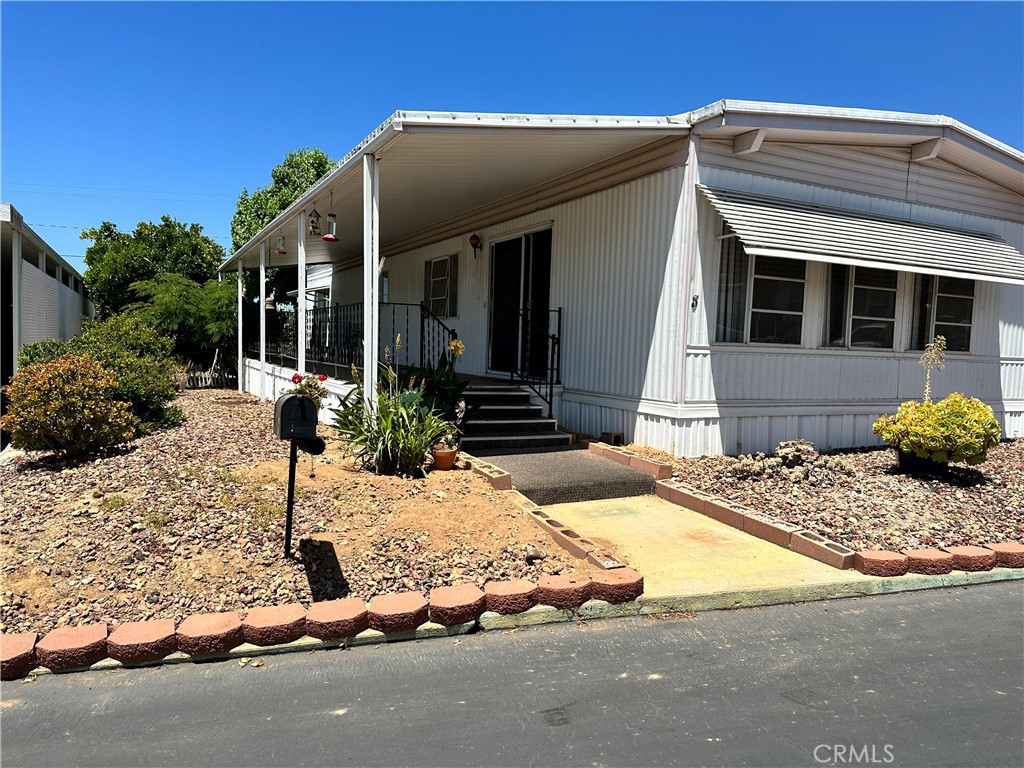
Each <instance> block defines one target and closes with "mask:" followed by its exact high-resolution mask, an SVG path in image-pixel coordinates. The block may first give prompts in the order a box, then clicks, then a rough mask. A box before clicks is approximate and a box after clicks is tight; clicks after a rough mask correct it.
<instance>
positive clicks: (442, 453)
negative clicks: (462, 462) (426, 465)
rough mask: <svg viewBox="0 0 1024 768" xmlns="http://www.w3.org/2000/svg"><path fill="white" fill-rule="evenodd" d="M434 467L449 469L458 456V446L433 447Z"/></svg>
mask: <svg viewBox="0 0 1024 768" xmlns="http://www.w3.org/2000/svg"><path fill="white" fill-rule="evenodd" d="M432 453H433V456H434V469H451V468H452V467H454V466H455V459H457V458H458V456H459V449H458V448H434V449H433V451H432Z"/></svg>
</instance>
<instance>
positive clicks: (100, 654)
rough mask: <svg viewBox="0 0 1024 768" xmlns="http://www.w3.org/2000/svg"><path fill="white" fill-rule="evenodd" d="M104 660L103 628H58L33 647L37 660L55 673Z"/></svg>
mask: <svg viewBox="0 0 1024 768" xmlns="http://www.w3.org/2000/svg"><path fill="white" fill-rule="evenodd" d="M106 656H107V625H106V624H87V625H86V626H84V627H58V628H57V629H55V630H53V631H52V632H50V633H48V634H47V635H46V637H44V638H43V639H42V640H40V641H39V642H38V643H36V659H37V660H38V661H39V663H40V664H41V665H42V666H44V667H46V668H48V669H51V670H53V671H54V672H56V671H58V670H63V669H78V668H79V667H88V666H89V665H90V664H95V663H96V662H97V661H99V660H100V659H103V658H106Z"/></svg>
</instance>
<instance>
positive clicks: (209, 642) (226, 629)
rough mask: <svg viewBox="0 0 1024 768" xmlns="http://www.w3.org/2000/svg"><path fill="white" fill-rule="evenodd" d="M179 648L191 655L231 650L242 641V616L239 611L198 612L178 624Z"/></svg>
mask: <svg viewBox="0 0 1024 768" xmlns="http://www.w3.org/2000/svg"><path fill="white" fill-rule="evenodd" d="M177 637H178V650H180V651H184V652H185V653H187V654H188V655H189V656H211V655H214V654H218V653H225V652H227V651H230V650H231V649H232V648H234V647H235V646H236V645H238V644H239V643H241V642H242V617H241V616H239V615H238V612H237V611H228V612H225V613H196V614H193V615H192V616H189V617H188V618H187V619H185V620H184V621H183V622H181V624H180V625H179V626H178V632H177Z"/></svg>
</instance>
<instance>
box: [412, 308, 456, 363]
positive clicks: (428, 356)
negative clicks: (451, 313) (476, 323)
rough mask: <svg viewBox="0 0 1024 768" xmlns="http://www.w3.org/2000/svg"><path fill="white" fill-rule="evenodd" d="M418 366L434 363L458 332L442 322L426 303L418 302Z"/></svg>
mask: <svg viewBox="0 0 1024 768" xmlns="http://www.w3.org/2000/svg"><path fill="white" fill-rule="evenodd" d="M419 306H420V367H426V366H429V365H436V364H437V362H438V360H440V359H441V353H442V352H446V351H447V350H448V345H449V344H450V343H451V342H453V341H454V340H455V339H457V338H459V334H458V333H456V332H455V331H454V330H452V329H451V328H449V327H448V326H447V325H445V324H444V322H442V320H441V318H439V317H438V316H437V315H435V314H434V313H433V312H431V311H430V307H428V306H427V305H426V304H420V305H419Z"/></svg>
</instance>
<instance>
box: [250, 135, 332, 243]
mask: <svg viewBox="0 0 1024 768" xmlns="http://www.w3.org/2000/svg"><path fill="white" fill-rule="evenodd" d="M333 165H334V163H333V161H332V160H331V159H330V158H329V157H328V156H327V154H326V153H325V152H323V151H321V150H319V149H316V148H315V147H314V148H313V149H300V150H299V151H298V152H289V153H288V154H287V155H285V157H284V161H283V162H282V163H281V164H280V165H277V166H275V167H274V169H273V170H272V171H271V172H270V178H271V179H272V180H273V181H272V183H271V184H268V185H267V186H265V187H257V188H256V189H255V190H253V191H252V193H251V194H250V193H249V191H248V190H247V189H245V188H244V187H243V188H242V193H241V194H240V195H239V196H238V204H237V205H236V207H235V215H234V216H233V217H232V219H231V244H232V246H233V247H234V249H235V250H236V251H237V250H238V249H239V248H241V247H242V246H243V245H245V244H246V243H247V242H249V241H250V240H252V239H253V238H254V237H255V236H256V235H257V234H258V233H259V231H260V230H261V229H263V228H264V227H265V226H267V224H269V223H270V222H271V221H273V220H274V219H275V218H276V217H277V216H278V215H279V214H280V213H281V212H282V211H284V210H285V209H286V208H287V207H288V206H289V205H291V204H292V203H294V202H295V200H296V199H297V198H298V197H299V195H301V194H302V193H303V192H305V191H306V190H307V189H309V188H310V187H311V186H313V184H314V183H316V181H318V180H319V179H320V178H322V177H323V176H325V175H326V174H327V172H328V171H330V170H331V168H332V167H333Z"/></svg>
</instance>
